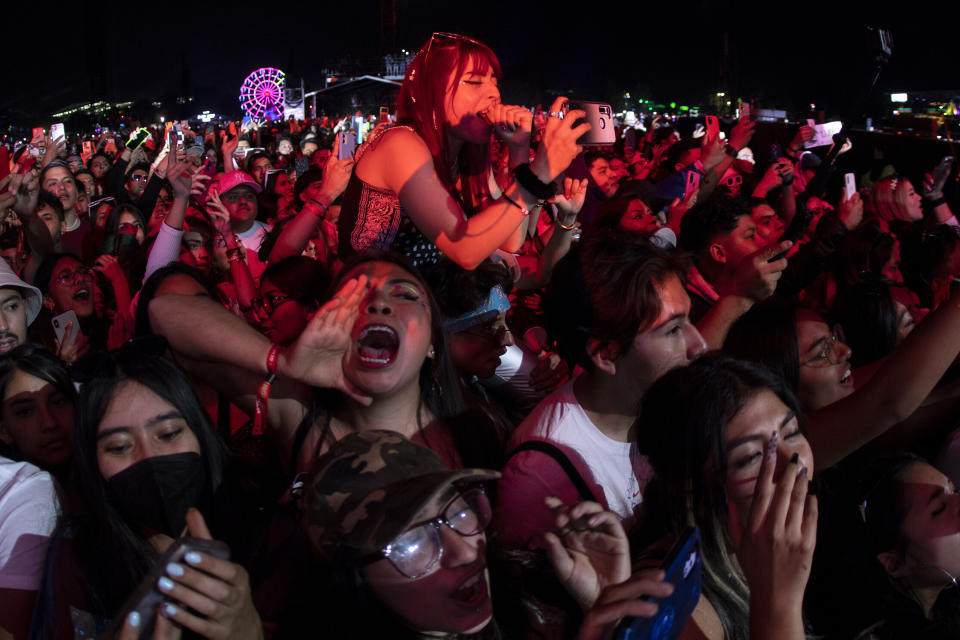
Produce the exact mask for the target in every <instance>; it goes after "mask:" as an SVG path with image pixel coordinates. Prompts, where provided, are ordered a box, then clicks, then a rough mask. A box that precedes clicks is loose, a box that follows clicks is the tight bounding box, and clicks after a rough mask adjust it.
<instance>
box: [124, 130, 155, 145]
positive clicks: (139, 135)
mask: <svg viewBox="0 0 960 640" xmlns="http://www.w3.org/2000/svg"><path fill="white" fill-rule="evenodd" d="M149 135H150V132H149V131H147V130H146V129H143V128H140V129H137V132H136V133H135V134H134V136H133V137H132V138H130V139H129V140H127V149H130V150H133V149H136V148H137V147H139V146H140V145H142V144H143V143H144V141H145V140H146V139H147V136H149Z"/></svg>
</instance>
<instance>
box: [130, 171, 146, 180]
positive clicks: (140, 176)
mask: <svg viewBox="0 0 960 640" xmlns="http://www.w3.org/2000/svg"><path fill="white" fill-rule="evenodd" d="M130 179H131V180H133V181H134V182H143V181H144V180H146V179H147V176H146V174H143V173H135V174H133V175H132V176H130Z"/></svg>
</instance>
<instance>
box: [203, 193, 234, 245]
mask: <svg viewBox="0 0 960 640" xmlns="http://www.w3.org/2000/svg"><path fill="white" fill-rule="evenodd" d="M208 195H209V197H208V198H207V202H206V207H205V209H206V211H207V215H208V216H210V221H211V222H212V223H213V226H214V229H216V231H217V233H219V234H226V233H227V231H229V230H230V211H229V209H227V208H226V207H225V206H224V204H223V202H222V201H221V200H220V194H219V193H217V190H216V189H211V190H210V192H209V194H208Z"/></svg>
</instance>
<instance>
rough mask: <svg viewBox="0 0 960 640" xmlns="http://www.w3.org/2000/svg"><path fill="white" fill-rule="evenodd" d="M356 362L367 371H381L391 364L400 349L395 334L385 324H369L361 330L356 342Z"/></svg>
mask: <svg viewBox="0 0 960 640" xmlns="http://www.w3.org/2000/svg"><path fill="white" fill-rule="evenodd" d="M356 349H357V356H358V360H359V362H360V364H361V365H363V366H364V367H367V368H368V369H383V368H384V367H389V366H390V365H391V364H393V361H394V360H396V358H397V351H399V349H400V337H399V336H398V335H397V332H396V331H395V330H394V329H393V327H390V326H388V325H385V324H370V325H367V326H366V327H364V328H363V330H362V331H361V332H360V335H359V337H357V341H356Z"/></svg>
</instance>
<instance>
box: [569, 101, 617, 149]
mask: <svg viewBox="0 0 960 640" xmlns="http://www.w3.org/2000/svg"><path fill="white" fill-rule="evenodd" d="M571 109H580V110H581V111H585V112H586V113H587V115H586V116H585V117H583V118H581V119H580V120H577V121H576V122H574V123H573V126H574V127H578V126H580V125H581V124H583V123H584V122H588V123H590V127H591V128H590V131H587V132H586V133H585V134H583V135H582V136H580V139H579V140H577V144H579V145H582V146H594V147H597V146H608V145H612V144H614V143H615V142H616V141H617V130H616V126H615V125H614V123H613V109H612V108H611V107H610V105H609V104H607V103H605V102H590V101H587V100H569V101H567V103H566V105H565V106H564V109H563V113H567V112H568V111H570V110H571Z"/></svg>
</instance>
